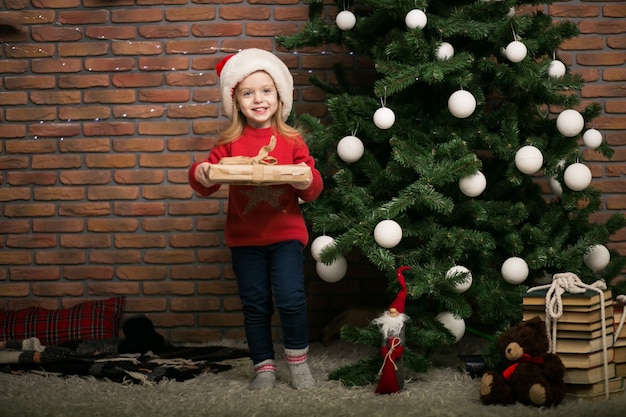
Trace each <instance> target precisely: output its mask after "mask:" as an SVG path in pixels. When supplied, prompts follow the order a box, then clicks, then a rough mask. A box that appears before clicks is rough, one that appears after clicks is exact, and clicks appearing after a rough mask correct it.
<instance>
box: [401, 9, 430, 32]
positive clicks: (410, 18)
mask: <svg viewBox="0 0 626 417" xmlns="http://www.w3.org/2000/svg"><path fill="white" fill-rule="evenodd" d="M404 23H405V24H406V27H408V28H409V29H417V28H419V29H424V27H425V26H426V23H428V17H427V16H426V13H424V12H423V11H421V10H418V9H413V10H411V11H410V12H408V13H407V14H406V16H405V17H404Z"/></svg>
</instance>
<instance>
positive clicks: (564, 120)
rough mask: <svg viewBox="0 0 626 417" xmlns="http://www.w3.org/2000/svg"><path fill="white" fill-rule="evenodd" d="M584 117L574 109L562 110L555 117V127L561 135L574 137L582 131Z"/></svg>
mask: <svg viewBox="0 0 626 417" xmlns="http://www.w3.org/2000/svg"><path fill="white" fill-rule="evenodd" d="M583 127H585V119H583V116H582V114H580V113H579V112H577V111H576V110H574V109H567V110H563V111H562V112H561V113H559V115H558V116H557V118H556V128H557V130H558V131H559V133H561V135H563V136H566V137H568V138H571V137H574V136H576V135H578V134H579V133H580V132H582V131H583Z"/></svg>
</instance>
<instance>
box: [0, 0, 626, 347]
mask: <svg viewBox="0 0 626 417" xmlns="http://www.w3.org/2000/svg"><path fill="white" fill-rule="evenodd" d="M329 3H330V2H329ZM329 10H330V11H331V14H334V13H335V11H334V10H332V9H329ZM546 10H549V13H550V14H551V15H552V16H553V17H554V18H555V19H560V18H564V19H571V20H576V21H578V22H579V23H580V28H581V32H582V36H581V37H580V38H578V39H576V40H572V41H569V42H567V43H566V44H564V45H563V47H562V50H561V51H559V56H560V57H561V58H562V59H563V60H564V61H565V62H566V63H567V64H568V65H571V68H572V69H573V70H574V71H576V72H578V73H581V74H582V75H583V76H584V78H585V80H586V82H587V86H586V87H585V89H584V90H583V92H582V95H583V98H584V100H585V101H587V100H588V101H599V102H601V103H602V105H603V108H604V113H603V114H602V116H601V117H599V118H598V119H597V120H596V122H595V127H596V128H598V129H600V130H601V131H602V132H603V133H604V135H605V138H606V140H607V141H608V142H609V143H610V144H611V145H612V146H614V147H615V149H616V154H615V157H614V158H613V159H612V160H611V161H605V160H603V159H602V158H600V157H598V155H596V154H595V153H593V152H589V153H587V154H586V159H587V160H588V161H590V163H591V167H592V171H593V174H594V177H595V178H594V186H596V187H598V188H599V189H600V190H602V191H603V192H604V202H605V207H604V210H603V211H602V212H601V213H599V214H598V215H597V216H598V217H599V218H603V217H606V216H608V215H609V214H610V213H611V212H612V211H621V210H623V209H624V208H625V207H626V186H625V185H624V184H625V183H624V182H623V181H621V179H622V176H623V174H624V173H625V172H626V163H625V161H626V116H625V115H626V104H625V103H626V101H625V100H624V98H625V97H626V69H624V68H625V67H624V61H625V57H626V37H625V36H624V32H626V20H625V19H623V18H624V17H625V16H626V6H625V5H624V4H622V2H617V1H614V2H609V1H607V2H599V1H593V2H585V1H568V2H561V3H556V4H554V5H553V6H551V7H550V8H549V9H546ZM307 12H308V8H307V6H306V4H305V2H304V1H299V0H253V1H243V0H30V1H28V0H0V42H1V43H0V104H1V105H2V107H1V108H0V121H1V124H0V152H1V154H0V234H1V236H0V297H1V298H0V300H1V301H0V308H11V309H15V308H21V307H25V306H31V305H38V306H42V307H45V308H60V307H67V306H70V305H73V304H75V303H77V302H79V301H82V300H85V299H90V298H104V297H108V296H111V295H124V296H126V299H127V301H126V307H125V315H126V316H129V315H133V314H146V315H148V316H149V317H150V318H151V319H152V320H153V321H154V323H155V325H156V326H157V328H158V330H159V331H160V332H161V333H163V334H164V335H165V336H166V337H167V338H168V339H169V340H171V341H173V342H194V341H195V342H198V341H207V340H219V339H221V338H230V339H242V338H243V330H242V315H241V311H240V304H239V300H238V297H237V293H236V285H235V281H234V277H233V273H232V270H231V266H230V263H229V260H230V254H229V251H228V249H227V248H226V247H224V245H223V235H222V227H223V224H224V220H225V212H224V209H225V200H224V197H225V196H226V193H225V191H224V190H222V191H221V192H220V194H219V195H218V197H219V198H211V199H201V198H199V197H197V196H196V195H194V193H193V192H192V190H191V189H190V188H189V186H188V184H187V179H186V173H187V167H188V166H189V165H190V164H191V162H192V161H194V160H198V159H203V158H204V157H206V155H207V153H208V152H209V150H210V149H211V147H212V145H213V143H214V141H215V139H216V132H217V131H218V129H219V128H220V127H221V126H223V125H224V119H223V118H222V117H221V116H220V105H219V91H218V88H217V84H216V83H217V78H216V74H215V72H214V68H215V64H216V63H217V62H218V61H219V60H220V59H221V58H222V57H223V56H224V55H225V54H227V53H231V52H234V51H236V50H237V49H239V48H245V47H259V48H264V49H269V50H274V51H277V52H278V53H279V54H280V55H281V57H282V58H283V59H284V61H285V62H286V63H287V64H288V66H289V67H290V68H291V70H292V72H293V74H294V77H295V81H296V99H295V109H296V111H297V112H298V113H303V112H308V113H311V114H313V115H315V116H318V117H323V116H324V115H325V106H324V103H323V99H324V97H323V95H322V94H321V93H320V92H319V91H318V90H316V89H315V88H312V87H311V86H310V85H309V84H308V81H307V80H308V77H309V74H310V72H315V73H316V74H318V75H320V76H322V77H325V76H328V74H327V72H326V71H327V69H328V68H330V67H331V66H332V65H333V64H334V63H335V62H337V61H341V62H343V63H345V64H346V65H348V66H353V67H354V68H356V67H358V60H357V61H355V62H353V58H352V57H351V56H350V55H349V54H347V53H343V52H341V51H337V50H334V51H332V52H333V53H331V54H324V55H322V54H321V50H317V49H308V50H307V51H298V52H306V53H298V54H294V53H287V52H285V51H280V48H278V47H277V46H276V45H275V43H274V42H273V37H274V36H275V35H280V34H290V33H295V32H296V31H298V30H299V28H300V27H301V26H302V25H303V24H305V23H306V21H307ZM13 24H15V25H16V26H18V29H19V30H11V25H13ZM610 246H611V247H612V248H614V249H617V250H619V251H620V252H621V253H623V254H624V255H626V231H624V232H622V233H618V234H616V235H615V236H613V238H612V242H611V245H610ZM307 256H308V251H307ZM349 260H350V268H349V272H348V276H347V277H346V278H344V279H343V280H342V281H340V282H339V283H335V284H327V283H324V282H323V281H321V280H320V279H319V278H317V277H316V276H315V270H314V269H315V268H314V263H313V262H312V261H311V260H310V259H309V261H308V262H307V265H306V275H307V285H308V294H309V308H310V325H311V335H312V338H313V339H316V338H318V337H319V335H320V329H321V328H322V327H323V325H324V324H325V323H326V322H327V321H328V320H329V319H330V318H331V317H333V315H334V314H336V313H337V312H338V311H339V310H340V309H342V308H343V307H345V306H347V305H351V304H355V303H357V304H360V303H366V304H367V303H370V304H371V303H382V304H381V306H384V305H385V303H386V301H385V300H381V291H384V288H385V287H386V282H385V280H384V278H382V277H381V276H380V274H379V273H378V272H377V271H375V270H373V269H372V268H371V267H369V266H368V265H367V263H366V262H364V261H363V260H362V259H359V258H358V257H357V256H351V257H349Z"/></svg>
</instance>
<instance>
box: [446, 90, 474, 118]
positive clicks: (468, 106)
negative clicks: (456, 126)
mask: <svg viewBox="0 0 626 417" xmlns="http://www.w3.org/2000/svg"><path fill="white" fill-rule="evenodd" d="M448 109H449V110H450V113H452V115H453V116H454V117H458V118H459V119H465V118H466V117H469V116H471V114H472V113H474V110H476V99H475V98H474V96H473V95H472V93H470V92H469V91H466V90H457V91H455V92H454V93H452V94H451V95H450V98H449V99H448Z"/></svg>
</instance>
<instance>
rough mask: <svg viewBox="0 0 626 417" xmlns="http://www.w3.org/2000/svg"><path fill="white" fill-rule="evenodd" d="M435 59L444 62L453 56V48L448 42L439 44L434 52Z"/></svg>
mask: <svg viewBox="0 0 626 417" xmlns="http://www.w3.org/2000/svg"><path fill="white" fill-rule="evenodd" d="M436 55H437V59H438V60H440V61H445V60H447V59H450V58H452V57H453V56H454V47H453V46H452V44H451V43H450V42H441V45H439V46H438V47H437V51H436Z"/></svg>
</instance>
